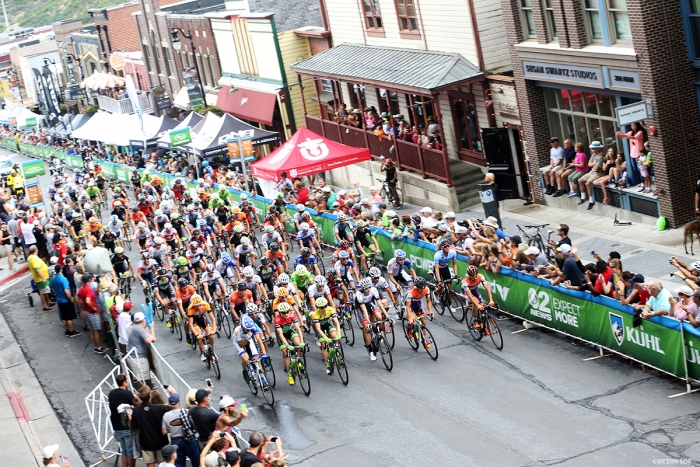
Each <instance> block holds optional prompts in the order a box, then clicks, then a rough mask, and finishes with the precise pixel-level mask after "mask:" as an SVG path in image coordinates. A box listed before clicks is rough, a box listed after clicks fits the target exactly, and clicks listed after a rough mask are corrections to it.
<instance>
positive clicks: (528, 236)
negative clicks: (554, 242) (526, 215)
mask: <svg viewBox="0 0 700 467" xmlns="http://www.w3.org/2000/svg"><path fill="white" fill-rule="evenodd" d="M547 226H549V224H542V225H526V226H524V227H525V228H526V229H535V232H531V233H527V232H526V231H525V230H523V228H522V227H520V226H519V225H516V227H517V228H518V230H520V233H522V236H523V241H524V242H525V243H527V244H528V245H529V246H534V247H537V248H538V249H539V250H540V252H542V253H544V254H545V255H547V259H548V260H549V262H550V263H553V262H554V257H555V256H556V255H555V253H554V251H552V249H551V248H549V245H550V243H549V240H550V239H551V237H552V234H553V233H554V231H553V230H550V229H547V238H545V236H544V234H543V233H542V232H540V229H544V228H545V227H547Z"/></svg>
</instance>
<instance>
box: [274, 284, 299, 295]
mask: <svg viewBox="0 0 700 467" xmlns="http://www.w3.org/2000/svg"><path fill="white" fill-rule="evenodd" d="M282 288H285V289H287V292H288V293H289V295H290V296H291V295H294V294H295V293H297V289H295V288H294V284H292V283H291V282H290V283H289V284H287V285H284V284H281V283H279V282H278V283H277V284H275V287H274V290H273V292H274V294H275V295H277V291H278V290H279V289H282Z"/></svg>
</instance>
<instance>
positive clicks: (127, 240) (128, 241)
mask: <svg viewBox="0 0 700 467" xmlns="http://www.w3.org/2000/svg"><path fill="white" fill-rule="evenodd" d="M124 243H125V244H126V248H127V249H128V250H129V251H131V234H129V233H128V232H127V234H126V237H124Z"/></svg>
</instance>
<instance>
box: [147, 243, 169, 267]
mask: <svg viewBox="0 0 700 467" xmlns="http://www.w3.org/2000/svg"><path fill="white" fill-rule="evenodd" d="M148 252H149V253H150V254H151V258H153V260H154V261H155V262H156V263H158V265H159V266H166V265H167V267H168V269H171V265H170V256H168V246H167V245H166V244H165V239H164V238H163V237H161V236H160V235H158V236H157V237H154V238H153V246H151V248H149V249H148Z"/></svg>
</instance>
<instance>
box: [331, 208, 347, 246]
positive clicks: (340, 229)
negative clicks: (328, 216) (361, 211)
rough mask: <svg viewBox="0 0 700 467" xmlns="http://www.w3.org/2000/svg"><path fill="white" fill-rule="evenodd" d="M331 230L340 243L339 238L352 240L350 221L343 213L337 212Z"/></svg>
mask: <svg viewBox="0 0 700 467" xmlns="http://www.w3.org/2000/svg"><path fill="white" fill-rule="evenodd" d="M333 232H334V234H335V239H336V241H337V242H338V243H340V241H341V240H347V241H349V242H352V223H351V222H350V221H349V220H348V217H347V216H346V215H345V214H343V213H340V214H338V221H337V222H336V223H335V226H334V227H333Z"/></svg>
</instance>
